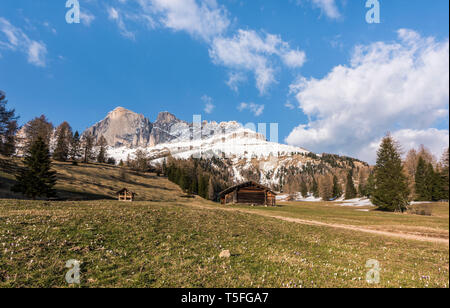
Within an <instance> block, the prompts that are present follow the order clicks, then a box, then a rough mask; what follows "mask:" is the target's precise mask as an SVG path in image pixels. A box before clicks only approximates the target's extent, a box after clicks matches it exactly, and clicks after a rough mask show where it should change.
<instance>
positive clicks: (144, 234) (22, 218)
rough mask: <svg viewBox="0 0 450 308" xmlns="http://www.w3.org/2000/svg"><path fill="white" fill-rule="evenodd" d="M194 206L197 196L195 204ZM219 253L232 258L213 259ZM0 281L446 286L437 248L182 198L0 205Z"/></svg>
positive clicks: (445, 260)
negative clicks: (75, 263)
mask: <svg viewBox="0 0 450 308" xmlns="http://www.w3.org/2000/svg"><path fill="white" fill-rule="evenodd" d="M194 202H197V201H194ZM224 249H229V250H230V251H231V254H232V257H231V258H229V259H220V258H219V257H218V256H219V254H220V252H221V251H222V250H224ZM0 252H1V253H0V287H68V285H67V283H65V280H64V275H65V273H66V271H67V269H66V268H65V267H64V266H65V262H66V261H67V260H69V259H77V260H79V261H82V262H83V263H82V273H81V280H82V283H81V287H295V286H297V287H300V286H301V287H373V285H368V284H367V283H366V282H365V276H366V272H367V269H366V268H365V264H366V261H367V260H368V259H377V260H379V261H380V263H381V267H382V272H381V283H380V284H379V285H377V287H448V286H449V273H448V264H449V254H448V247H445V246H443V245H437V244H431V243H425V242H418V241H405V240H396V239H390V238H385V237H381V236H372V235H369V234H363V233H355V232H349V231H345V230H338V229H330V228H324V227H314V226H305V225H300V224H295V223H288V222H284V221H280V220H276V219H271V218H267V217H261V216H258V215H253V214H244V213H238V212H230V211H223V210H221V209H216V210H205V209H199V208H195V207H192V204H190V203H181V202H174V203H171V202H138V203H133V204H124V203H119V202H116V201H86V202H55V203H49V202H44V201H35V202H32V201H18V200H3V201H0Z"/></svg>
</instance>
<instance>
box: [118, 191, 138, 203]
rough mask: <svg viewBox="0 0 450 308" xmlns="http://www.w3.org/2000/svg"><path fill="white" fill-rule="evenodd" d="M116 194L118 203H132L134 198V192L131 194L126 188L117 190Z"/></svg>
mask: <svg viewBox="0 0 450 308" xmlns="http://www.w3.org/2000/svg"><path fill="white" fill-rule="evenodd" d="M116 194H117V198H118V200H119V201H128V202H133V201H134V197H135V196H136V194H135V193H134V192H132V191H131V190H129V189H127V188H124V189H122V190H119V191H118V192H117V193H116Z"/></svg>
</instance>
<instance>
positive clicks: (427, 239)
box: [192, 204, 449, 246]
mask: <svg viewBox="0 0 450 308" xmlns="http://www.w3.org/2000/svg"><path fill="white" fill-rule="evenodd" d="M192 205H193V206H195V207H198V208H202V209H208V210H222V211H230V212H239V213H245V214H253V215H259V216H264V217H268V218H275V219H279V220H283V221H287V222H293V223H298V224H302V225H308V226H319V227H329V228H336V229H343V230H350V231H357V232H364V233H370V234H375V235H381V236H388V237H395V238H401V239H405V240H416V241H422V242H431V243H436V244H444V245H447V246H449V240H448V239H443V238H438V237H427V236H420V235H413V234H405V233H394V232H388V231H380V230H373V229H368V228H362V227H357V226H352V225H342V224H331V223H325V222H320V221H314V220H304V219H299V218H292V217H286V216H278V215H272V214H269V213H264V212H260V211H248V210H244V209H237V208H219V207H217V208H214V207H208V206H204V205H200V204H192Z"/></svg>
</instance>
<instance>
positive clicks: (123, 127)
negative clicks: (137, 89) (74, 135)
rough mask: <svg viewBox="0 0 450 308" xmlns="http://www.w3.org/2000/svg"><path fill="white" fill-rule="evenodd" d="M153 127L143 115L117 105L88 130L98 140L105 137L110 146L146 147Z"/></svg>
mask: <svg viewBox="0 0 450 308" xmlns="http://www.w3.org/2000/svg"><path fill="white" fill-rule="evenodd" d="M152 127H153V125H152V123H151V122H150V121H149V120H148V119H147V118H146V117H144V116H143V115H141V114H137V113H135V112H133V111H130V110H128V109H125V108H123V107H117V108H116V109H114V110H113V111H111V112H110V113H108V115H107V116H106V118H104V119H103V120H102V121H100V122H98V123H97V124H95V125H94V126H92V127H90V128H89V129H87V131H86V132H90V133H91V134H92V135H93V136H94V138H95V140H96V141H98V140H99V139H100V137H101V136H103V137H105V139H106V141H107V143H108V145H109V146H113V147H118V146H126V147H145V146H147V145H148V142H149V139H150V133H151V131H152ZM86 132H85V133H86Z"/></svg>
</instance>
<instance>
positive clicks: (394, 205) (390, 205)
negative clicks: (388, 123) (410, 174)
mask: <svg viewBox="0 0 450 308" xmlns="http://www.w3.org/2000/svg"><path fill="white" fill-rule="evenodd" d="M374 173H375V174H374V189H373V192H372V197H371V201H372V203H373V204H374V205H376V206H378V207H379V209H380V210H384V211H391V212H404V211H405V210H406V209H407V207H408V205H409V200H408V196H409V189H408V183H407V178H406V175H405V174H404V172H403V165H402V160H401V156H400V150H399V146H398V145H397V143H396V141H395V140H394V139H393V138H392V137H391V136H390V135H389V134H388V135H387V136H386V137H385V138H383V141H382V142H381V146H380V149H379V150H378V152H377V163H376V166H375V169H374Z"/></svg>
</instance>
